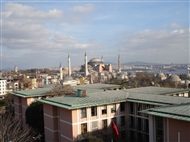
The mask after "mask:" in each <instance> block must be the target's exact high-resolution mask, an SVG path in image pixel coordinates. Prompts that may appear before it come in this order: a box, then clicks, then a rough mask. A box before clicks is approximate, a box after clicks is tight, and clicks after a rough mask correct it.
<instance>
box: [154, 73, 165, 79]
mask: <svg viewBox="0 0 190 142" xmlns="http://www.w3.org/2000/svg"><path fill="white" fill-rule="evenodd" d="M156 77H161V78H162V77H165V75H164V73H162V72H159V73H158V74H157V75H156Z"/></svg>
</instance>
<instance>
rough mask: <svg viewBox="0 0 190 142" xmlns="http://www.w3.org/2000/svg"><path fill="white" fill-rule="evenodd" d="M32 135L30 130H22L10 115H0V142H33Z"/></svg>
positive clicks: (32, 132)
mask: <svg viewBox="0 0 190 142" xmlns="http://www.w3.org/2000/svg"><path fill="white" fill-rule="evenodd" d="M34 135H35V131H33V129H32V128H24V127H23V124H22V121H21V120H19V119H17V118H15V117H14V116H12V114H11V113H4V114H1V115H0V142H33V141H34V139H33V137H34Z"/></svg>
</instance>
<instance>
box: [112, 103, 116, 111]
mask: <svg viewBox="0 0 190 142" xmlns="http://www.w3.org/2000/svg"><path fill="white" fill-rule="evenodd" d="M115 112H116V105H115V104H113V105H111V113H115Z"/></svg>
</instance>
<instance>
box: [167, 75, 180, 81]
mask: <svg viewBox="0 0 190 142" xmlns="http://www.w3.org/2000/svg"><path fill="white" fill-rule="evenodd" d="M168 80H169V81H181V79H180V78H179V76H177V75H175V74H172V75H171V76H169V77H168Z"/></svg>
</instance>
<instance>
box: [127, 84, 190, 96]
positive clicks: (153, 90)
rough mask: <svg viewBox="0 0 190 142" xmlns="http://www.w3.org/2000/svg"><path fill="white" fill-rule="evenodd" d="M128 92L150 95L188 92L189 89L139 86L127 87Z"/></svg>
mask: <svg viewBox="0 0 190 142" xmlns="http://www.w3.org/2000/svg"><path fill="white" fill-rule="evenodd" d="M127 91H128V92H133V93H141V94H151V95H170V94H178V93H184V92H189V89H180V88H165V87H154V86H148V87H139V88H131V89H127Z"/></svg>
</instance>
